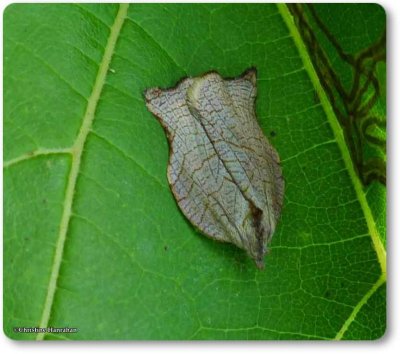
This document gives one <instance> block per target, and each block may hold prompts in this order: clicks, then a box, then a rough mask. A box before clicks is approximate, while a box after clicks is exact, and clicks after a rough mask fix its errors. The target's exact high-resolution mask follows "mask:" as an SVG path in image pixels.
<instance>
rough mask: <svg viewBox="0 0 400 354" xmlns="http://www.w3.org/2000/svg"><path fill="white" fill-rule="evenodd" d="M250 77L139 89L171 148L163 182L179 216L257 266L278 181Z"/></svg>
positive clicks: (276, 208) (214, 77)
mask: <svg viewBox="0 0 400 354" xmlns="http://www.w3.org/2000/svg"><path fill="white" fill-rule="evenodd" d="M256 82H257V72H256V69H254V68H251V69H248V70H246V71H245V72H244V73H243V74H242V75H241V76H240V77H237V78H234V79H223V78H222V77H221V76H220V75H219V74H218V73H217V72H208V73H205V74H203V75H202V76H199V77H193V78H192V77H188V78H185V79H183V80H181V81H180V82H178V84H177V85H176V86H175V87H173V88H169V89H160V88H158V87H157V88H151V89H148V90H146V92H145V98H146V105H147V108H148V109H149V111H150V112H152V113H153V114H154V115H155V116H156V117H157V118H158V119H159V121H160V123H161V124H162V126H163V127H164V129H165V131H166V135H167V137H168V141H169V144H170V157H169V164H168V172H167V176H168V181H169V184H170V187H171V190H172V193H173V195H174V196H175V199H176V201H177V203H178V205H179V207H180V209H181V210H182V212H183V214H184V215H185V216H186V217H187V218H188V219H189V220H190V222H191V223H192V224H193V225H195V226H196V227H197V228H198V229H200V231H201V232H202V233H204V234H205V235H207V236H209V237H211V238H213V239H215V240H218V241H223V242H230V243H233V244H235V245H236V246H237V247H239V248H241V249H244V250H246V252H247V253H248V255H249V256H250V257H251V258H253V259H254V261H255V263H256V265H257V266H258V267H259V268H263V267H264V255H265V253H266V252H267V244H268V242H269V241H270V240H271V238H272V235H273V233H274V231H275V227H276V224H277V221H278V219H279V216H280V213H281V209H282V203H283V193H284V181H283V177H282V170H281V166H280V163H279V156H278V154H277V152H276V150H275V149H274V148H273V147H272V145H271V144H270V143H269V142H268V140H267V138H266V137H265V135H264V134H263V132H262V130H261V128H260V126H259V124H258V122H257V118H256V112H255V100H256V96H257V86H256Z"/></svg>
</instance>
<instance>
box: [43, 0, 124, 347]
mask: <svg viewBox="0 0 400 354" xmlns="http://www.w3.org/2000/svg"><path fill="white" fill-rule="evenodd" d="M128 7H129V4H120V5H119V10H118V13H117V15H116V17H115V20H114V23H113V25H112V26H111V27H110V35H109V37H108V40H107V44H106V47H105V49H104V54H103V58H102V60H101V63H100V65H99V69H98V72H97V75H96V79H95V83H94V86H93V90H92V92H91V94H90V97H89V99H88V103H87V106H86V111H85V114H84V116H83V120H82V125H81V127H80V130H79V133H78V135H77V138H76V140H75V142H74V144H73V146H72V148H71V150H70V151H71V154H72V163H71V169H70V172H69V175H68V182H67V189H66V192H65V198H64V203H63V212H62V217H61V222H60V227H59V232H58V238H57V243H56V248H55V254H54V260H53V264H52V267H51V273H50V279H49V283H48V286H47V293H46V299H45V303H44V306H43V311H42V315H41V319H40V324H39V327H40V328H47V326H48V323H49V319H50V315H51V310H52V307H53V301H54V295H55V292H56V289H57V280H58V275H59V272H60V266H61V262H62V258H63V252H64V245H65V241H66V237H67V233H68V226H69V222H70V219H71V215H72V205H73V201H74V194H75V189H76V183H77V180H78V175H79V170H80V165H81V160H82V155H83V149H84V146H85V143H86V140H87V137H88V135H89V132H90V130H91V128H92V124H93V120H94V117H95V112H96V107H97V104H98V101H99V99H100V95H101V92H102V90H103V86H104V83H105V80H106V76H107V72H108V69H109V66H110V63H111V59H112V56H113V54H114V50H115V45H116V43H117V40H118V37H119V34H120V31H121V28H122V25H123V23H124V21H125V18H126V16H127V11H128ZM43 338H44V333H39V334H38V335H37V337H36V339H37V340H42V339H43Z"/></svg>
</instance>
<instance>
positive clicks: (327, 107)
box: [277, 4, 386, 340]
mask: <svg viewBox="0 0 400 354" xmlns="http://www.w3.org/2000/svg"><path fill="white" fill-rule="evenodd" d="M277 6H278V9H279V12H280V14H281V16H282V18H283V20H284V22H285V24H286V26H287V27H288V29H289V32H290V34H291V35H292V37H293V41H294V43H295V46H296V47H297V50H298V52H299V55H300V57H301V59H302V61H303V64H304V67H305V69H306V71H307V73H308V75H309V77H310V79H311V82H312V84H313V86H314V88H315V90H316V92H317V94H318V96H319V99H320V100H321V105H322V107H323V109H324V111H325V114H326V116H327V118H328V121H329V124H330V125H331V128H332V131H333V134H334V136H335V139H336V141H337V144H338V146H339V149H340V152H341V154H342V157H343V161H344V163H345V166H346V169H347V171H348V173H349V175H350V179H351V181H352V183H353V186H354V189H355V192H356V195H357V198H358V200H359V202H360V206H361V209H362V211H363V214H364V217H365V220H366V222H367V227H368V231H369V234H370V236H371V239H372V243H373V246H374V249H375V252H376V255H377V259H378V262H379V265H380V268H381V271H382V273H381V276H380V277H379V278H378V279H377V281H376V282H375V283H374V284H373V285H372V287H371V288H370V290H369V291H368V292H367V293H366V294H365V295H364V296H363V297H362V298H361V299H360V301H359V302H358V303H357V304H356V306H355V307H354V309H353V311H352V312H351V314H350V315H349V317H348V318H347V319H346V321H345V322H344V324H343V326H342V327H341V328H340V330H339V331H338V333H337V334H336V337H335V338H334V339H336V340H338V339H342V337H343V335H344V333H345V332H346V331H347V329H348V328H349V326H350V324H351V323H352V322H353V321H354V320H355V318H356V316H357V313H358V312H359V311H360V310H361V308H362V307H363V305H364V304H365V303H366V302H367V301H368V299H369V298H370V297H371V296H372V295H373V294H374V293H375V292H376V291H377V290H378V289H379V288H380V286H381V285H382V284H384V283H385V282H386V250H385V247H384V245H383V243H382V241H381V238H380V236H379V231H378V229H377V227H376V223H375V220H374V218H373V214H372V211H371V208H370V206H369V204H368V201H367V198H366V195H365V193H364V191H363V187H362V185H361V182H360V180H359V178H358V176H357V173H356V171H355V169H354V165H353V162H352V159H351V156H350V152H349V150H348V147H347V144H346V142H345V140H344V136H343V132H342V129H341V127H340V125H339V122H338V119H337V117H336V115H335V113H334V111H333V109H332V106H331V104H330V102H329V99H328V97H327V95H326V93H325V91H324V89H323V88H322V86H321V83H320V81H319V78H318V75H317V73H316V71H315V69H314V67H313V64H312V61H311V58H310V57H309V55H308V51H307V49H306V46H305V44H304V43H303V40H302V38H301V35H300V33H299V31H298V29H297V27H296V25H295V23H294V21H293V18H292V16H291V14H290V12H289V10H288V8H287V6H286V4H277Z"/></svg>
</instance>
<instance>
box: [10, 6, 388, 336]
mask: <svg viewBox="0 0 400 354" xmlns="http://www.w3.org/2000/svg"><path fill="white" fill-rule="evenodd" d="M349 6H350V5H349ZM353 6H359V5H353ZM375 6H376V5H375ZM250 66H256V67H257V69H258V75H259V76H258V82H257V85H258V99H257V113H258V117H259V120H260V123H261V125H262V128H263V130H264V132H265V134H266V135H267V136H268V137H269V139H270V141H271V142H272V144H273V145H274V146H275V147H276V149H277V150H278V152H279V154H280V156H281V159H282V166H283V173H284V177H285V181H286V192H285V202H284V208H283V213H282V218H281V221H280V223H279V225H278V230H277V231H276V233H275V235H274V238H273V240H272V243H271V252H270V254H269V255H268V256H267V257H266V269H265V271H259V270H258V269H257V268H256V267H255V266H254V264H253V262H252V261H251V260H250V259H249V258H248V257H247V256H246V255H245V254H244V252H243V251H241V250H239V249H237V248H235V247H234V246H232V245H229V244H221V243H218V242H215V241H212V240H210V239H208V238H206V237H204V236H202V235H200V234H199V233H197V232H196V231H195V230H194V228H193V227H192V226H191V225H190V224H189V223H188V222H187V221H186V219H185V218H184V217H183V215H182V214H181V212H180V211H179V209H178V207H177V205H176V203H175V201H174V199H173V196H172V194H171V192H170V190H169V187H168V183H167V179H166V166H167V161H168V145H167V141H166V138H165V134H164V132H163V129H162V128H161V126H160V125H159V123H158V122H157V120H156V119H155V118H154V117H153V116H152V115H151V114H150V113H149V112H148V111H147V110H146V107H145V103H144V100H143V95H142V93H143V91H144V89H146V88H148V87H153V86H161V87H169V86H172V85H174V84H175V83H176V82H177V81H178V80H179V79H180V78H181V77H184V76H187V75H190V76H196V75H199V74H201V73H203V72H205V71H208V70H211V69H215V70H217V71H218V72H220V73H221V75H223V76H237V75H238V74H240V73H241V72H242V71H243V70H244V69H246V68H248V67H250ZM383 76H384V75H383ZM4 159H5V162H4V330H5V333H6V334H7V336H9V337H10V338H13V339H35V338H36V339H190V338H193V339H335V338H336V339H341V338H343V339H376V338H379V337H380V336H382V335H383V334H384V331H385V328H386V323H385V321H386V316H385V303H386V298H385V282H386V252H385V249H384V246H383V242H382V241H383V240H384V237H382V236H381V235H380V233H381V232H382V231H385V229H384V224H382V223H378V222H377V220H378V219H377V217H376V213H375V210H376V208H377V207H376V205H382V204H384V203H385V201H384V199H382V198H378V197H374V198H372V197H371V196H376V195H375V194H368V195H367V194H366V192H367V189H365V187H364V186H363V184H362V183H361V182H360V179H359V177H358V174H357V171H356V169H355V168H354V163H353V160H352V158H351V153H350V150H349V148H348V145H347V140H346V139H345V136H344V134H343V131H342V129H341V126H340V123H339V121H338V117H337V116H336V114H335V111H334V110H333V108H332V105H331V102H330V100H329V99H328V96H327V93H326V92H325V90H324V88H323V86H322V84H321V81H320V79H319V77H318V75H317V71H316V70H315V65H313V64H312V61H311V60H310V54H309V51H308V50H307V47H306V44H305V42H304V41H303V39H302V37H301V34H300V33H299V30H298V28H297V26H296V24H295V21H294V20H293V18H292V16H291V14H290V12H289V10H288V9H287V7H286V6H285V5H278V6H276V5H273V4H248V5H246V4H237V5H232V4H187V5H182V4H180V5H177V4H168V5H160V4H132V5H129V7H128V5H126V4H124V5H117V4H97V5H94V4H85V5H84V4H57V5H54V4H34V5H28V4H14V5H10V6H9V7H7V9H6V10H5V13H4ZM377 209H378V210H381V209H380V208H379V207H378V208H377ZM15 327H43V328H47V327H54V328H61V327H70V328H72V327H74V328H78V330H79V331H78V332H77V333H71V334H68V333H53V334H49V333H18V332H17V330H16V329H15Z"/></svg>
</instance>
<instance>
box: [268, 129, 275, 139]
mask: <svg viewBox="0 0 400 354" xmlns="http://www.w3.org/2000/svg"><path fill="white" fill-rule="evenodd" d="M269 135H271V137H272V138H273V137H274V136H276V132H275V131H274V130H271V132H270V133H269Z"/></svg>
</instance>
